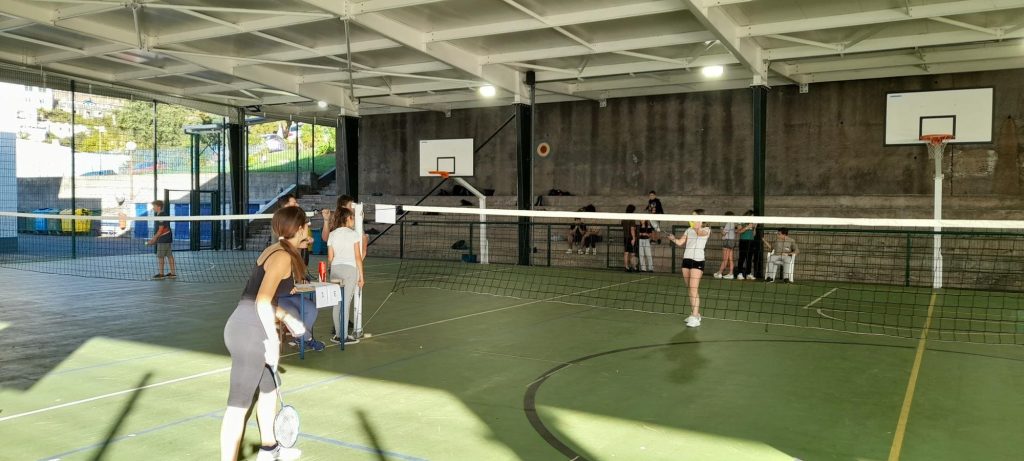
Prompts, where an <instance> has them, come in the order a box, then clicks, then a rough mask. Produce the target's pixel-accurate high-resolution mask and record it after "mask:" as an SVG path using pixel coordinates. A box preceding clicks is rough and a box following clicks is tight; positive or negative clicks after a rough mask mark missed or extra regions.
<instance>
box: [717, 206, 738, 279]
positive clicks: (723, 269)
mask: <svg viewBox="0 0 1024 461" xmlns="http://www.w3.org/2000/svg"><path fill="white" fill-rule="evenodd" d="M725 215H726V216H733V213H732V212H731V211H726V212H725ZM735 250H736V223H734V222H727V223H725V226H722V265H720V266H718V272H715V274H714V275H715V278H716V279H726V280H732V279H733V277H734V275H733V268H734V267H735V266H736V258H735V257H734V255H735V253H736V251H735Z"/></svg>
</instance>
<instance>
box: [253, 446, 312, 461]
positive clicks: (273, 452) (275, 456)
mask: <svg viewBox="0 0 1024 461" xmlns="http://www.w3.org/2000/svg"><path fill="white" fill-rule="evenodd" d="M300 456H302V450H299V449H298V448H295V447H292V448H285V447H282V446H281V445H280V444H278V445H277V446H276V447H274V448H273V449H269V450H268V449H266V448H260V451H259V452H257V453H256V461H278V460H280V461H294V460H296V459H299V457H300Z"/></svg>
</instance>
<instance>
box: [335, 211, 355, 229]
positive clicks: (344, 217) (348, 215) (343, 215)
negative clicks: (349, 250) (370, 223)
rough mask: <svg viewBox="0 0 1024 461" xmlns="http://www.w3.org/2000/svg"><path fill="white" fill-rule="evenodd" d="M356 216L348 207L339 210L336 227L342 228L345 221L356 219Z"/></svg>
mask: <svg viewBox="0 0 1024 461" xmlns="http://www.w3.org/2000/svg"><path fill="white" fill-rule="evenodd" d="M355 217H356V214H355V212H353V211H352V210H350V209H348V208H342V209H341V211H339V212H338V216H337V217H336V218H335V222H336V223H337V226H335V227H334V228H335V229H340V228H342V227H345V223H346V222H348V220H349V219H355Z"/></svg>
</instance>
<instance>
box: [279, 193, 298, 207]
mask: <svg viewBox="0 0 1024 461" xmlns="http://www.w3.org/2000/svg"><path fill="white" fill-rule="evenodd" d="M293 199H294V200H298V198H297V197H295V194H285V195H284V196H282V197H281V198H279V199H277V204H278V205H280V206H285V205H286V204H287V203H288V202H289V201H291V200H293Z"/></svg>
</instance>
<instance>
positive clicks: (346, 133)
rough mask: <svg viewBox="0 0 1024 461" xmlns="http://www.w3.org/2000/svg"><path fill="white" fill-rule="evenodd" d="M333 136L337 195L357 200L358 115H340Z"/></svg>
mask: <svg viewBox="0 0 1024 461" xmlns="http://www.w3.org/2000/svg"><path fill="white" fill-rule="evenodd" d="M335 137H336V139H335V144H334V145H335V146H337V147H336V150H337V152H336V155H335V156H334V165H335V173H334V177H335V179H337V185H338V191H337V192H338V195H350V196H352V197H354V198H355V199H356V201H359V117H342V118H341V119H340V120H339V123H338V129H337V130H335Z"/></svg>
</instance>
